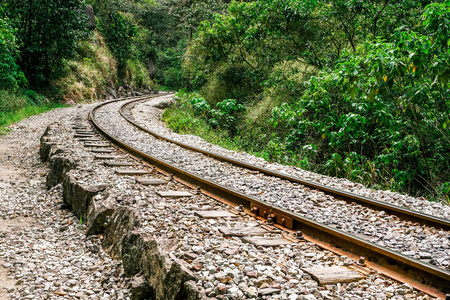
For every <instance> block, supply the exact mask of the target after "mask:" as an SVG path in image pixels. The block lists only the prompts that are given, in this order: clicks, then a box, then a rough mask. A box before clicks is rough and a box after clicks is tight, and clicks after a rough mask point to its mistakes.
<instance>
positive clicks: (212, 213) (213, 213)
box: [194, 210, 238, 219]
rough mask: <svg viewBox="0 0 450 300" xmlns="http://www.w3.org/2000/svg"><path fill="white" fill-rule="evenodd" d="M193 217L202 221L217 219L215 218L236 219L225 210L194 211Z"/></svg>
mask: <svg viewBox="0 0 450 300" xmlns="http://www.w3.org/2000/svg"><path fill="white" fill-rule="evenodd" d="M194 215H196V216H199V217H202V218H204V219H217V218H236V217H238V215H235V214H233V213H231V212H229V211H227V210H199V211H194Z"/></svg>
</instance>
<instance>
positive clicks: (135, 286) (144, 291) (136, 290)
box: [131, 276, 153, 300]
mask: <svg viewBox="0 0 450 300" xmlns="http://www.w3.org/2000/svg"><path fill="white" fill-rule="evenodd" d="M152 294H153V293H152V289H151V288H150V286H149V285H148V283H147V280H145V278H144V276H135V277H133V279H132V280H131V300H146V299H152V298H153V297H152Z"/></svg>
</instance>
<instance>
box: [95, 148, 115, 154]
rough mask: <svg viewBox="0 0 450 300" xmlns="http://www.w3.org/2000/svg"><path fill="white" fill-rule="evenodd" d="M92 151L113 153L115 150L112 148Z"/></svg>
mask: <svg viewBox="0 0 450 300" xmlns="http://www.w3.org/2000/svg"><path fill="white" fill-rule="evenodd" d="M91 152H93V153H112V152H114V150H112V149H92V150H91Z"/></svg>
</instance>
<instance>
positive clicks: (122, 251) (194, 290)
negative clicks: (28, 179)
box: [39, 122, 210, 300]
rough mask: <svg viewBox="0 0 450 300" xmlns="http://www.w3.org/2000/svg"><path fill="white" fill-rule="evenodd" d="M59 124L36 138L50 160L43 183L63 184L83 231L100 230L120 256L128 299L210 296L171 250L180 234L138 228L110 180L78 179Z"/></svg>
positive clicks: (41, 152)
mask: <svg viewBox="0 0 450 300" xmlns="http://www.w3.org/2000/svg"><path fill="white" fill-rule="evenodd" d="M62 130H63V126H62V125H61V124H60V123H57V122H56V123H52V124H50V125H49V126H48V127H47V129H46V130H45V132H44V134H43V135H42V137H41V140H40V148H39V155H40V157H41V160H42V161H43V162H49V171H48V173H47V186H48V187H53V186H56V185H58V184H62V190H63V201H64V202H65V203H66V204H67V205H68V206H69V207H70V208H71V210H72V211H73V213H74V214H75V215H76V216H77V217H79V218H81V219H82V220H86V222H87V230H86V234H87V235H91V234H102V235H103V240H102V246H103V248H104V250H105V251H107V252H108V253H109V254H110V255H111V256H113V257H114V258H116V259H121V260H122V262H123V268H124V272H125V275H126V276H130V277H133V278H132V281H131V290H132V295H131V299H132V300H143V299H149V300H150V299H155V300H156V299H157V300H181V299H187V300H203V299H210V298H207V297H206V296H205V293H204V291H203V290H202V289H199V288H198V286H197V285H196V280H197V279H196V277H195V275H194V274H193V273H192V272H191V271H190V270H189V269H188V268H187V267H186V263H185V262H184V261H183V260H180V259H178V258H176V257H175V256H173V255H171V254H170V252H171V251H172V250H173V249H174V247H176V246H177V244H178V243H179V241H178V240H163V239H154V238H153V237H151V236H150V235H148V234H146V233H145V232H143V231H141V229H140V220H139V216H138V214H137V212H136V211H135V210H134V209H133V208H131V207H128V206H122V205H119V204H118V202H117V201H116V197H115V196H111V195H109V193H108V189H109V187H108V186H104V185H97V186H92V185H85V184H79V183H77V180H76V177H75V173H76V171H77V172H83V170H82V169H80V167H79V164H78V163H77V159H76V158H75V157H71V154H72V153H70V152H66V151H64V150H62V149H61V148H59V147H58V144H57V139H56V135H57V133H58V132H60V131H62ZM100 193H102V195H103V196H101V194H100ZM104 195H106V196H104Z"/></svg>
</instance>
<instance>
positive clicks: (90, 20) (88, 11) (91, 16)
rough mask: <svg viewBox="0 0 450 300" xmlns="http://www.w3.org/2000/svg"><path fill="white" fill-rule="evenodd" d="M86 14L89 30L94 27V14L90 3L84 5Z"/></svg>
mask: <svg viewBox="0 0 450 300" xmlns="http://www.w3.org/2000/svg"><path fill="white" fill-rule="evenodd" d="M86 15H87V16H88V26H87V28H89V29H90V30H93V29H95V27H96V26H95V15H94V8H93V7H92V5H86Z"/></svg>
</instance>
